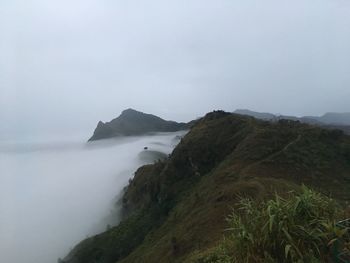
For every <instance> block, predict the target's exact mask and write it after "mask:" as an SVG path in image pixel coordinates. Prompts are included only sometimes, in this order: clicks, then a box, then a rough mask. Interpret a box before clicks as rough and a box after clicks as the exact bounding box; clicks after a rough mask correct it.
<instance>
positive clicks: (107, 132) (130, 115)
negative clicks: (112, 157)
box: [89, 109, 189, 141]
mask: <svg viewBox="0 0 350 263" xmlns="http://www.w3.org/2000/svg"><path fill="white" fill-rule="evenodd" d="M188 128H189V124H186V123H177V122H174V121H165V120H163V119H161V118H159V117H157V116H154V115H151V114H146V113H143V112H139V111H136V110H133V109H127V110H124V111H123V112H122V113H121V115H120V116H119V117H117V118H115V119H113V120H112V121H110V122H106V123H103V122H102V121H100V122H99V123H98V125H97V127H96V129H95V131H94V134H93V136H92V137H91V138H90V139H89V141H95V140H100V139H107V138H112V137H116V136H131V135H142V134H146V133H149V132H174V131H180V130H185V129H188Z"/></svg>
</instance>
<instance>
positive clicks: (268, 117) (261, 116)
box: [234, 109, 277, 120]
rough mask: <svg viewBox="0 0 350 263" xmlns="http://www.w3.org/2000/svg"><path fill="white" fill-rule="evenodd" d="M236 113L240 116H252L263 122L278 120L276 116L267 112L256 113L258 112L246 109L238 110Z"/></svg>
mask: <svg viewBox="0 0 350 263" xmlns="http://www.w3.org/2000/svg"><path fill="white" fill-rule="evenodd" d="M234 113H236V114H240V115H247V116H252V117H254V118H257V119H261V120H274V119H276V117H277V116H276V115H274V114H272V113H266V112H256V111H251V110H246V109H244V110H243V109H238V110H235V111H234Z"/></svg>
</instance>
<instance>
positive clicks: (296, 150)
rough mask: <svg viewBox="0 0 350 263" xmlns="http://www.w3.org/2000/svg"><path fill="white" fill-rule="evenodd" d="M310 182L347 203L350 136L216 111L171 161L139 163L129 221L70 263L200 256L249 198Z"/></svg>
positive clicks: (90, 242)
mask: <svg viewBox="0 0 350 263" xmlns="http://www.w3.org/2000/svg"><path fill="white" fill-rule="evenodd" d="M302 184H305V185H306V186H308V187H311V188H313V189H315V190H317V191H319V192H320V193H322V194H326V195H331V196H332V197H334V198H335V199H336V200H337V201H338V202H339V204H341V205H344V204H346V203H347V202H348V201H349V200H350V191H349V189H350V137H349V136H347V135H344V134H343V132H342V131H339V130H326V129H321V128H319V127H316V126H310V125H308V124H303V123H300V122H294V121H289V120H281V121H278V122H274V123H272V122H267V121H262V120H257V119H254V118H252V117H248V116H242V115H237V114H230V113H226V112H223V111H215V112H212V113H209V114H207V115H206V116H205V117H204V118H202V119H200V120H198V121H197V122H196V124H195V125H194V126H193V127H192V129H191V130H190V132H189V133H188V134H187V135H186V136H185V137H184V138H183V139H182V141H181V142H180V144H179V145H178V146H177V147H176V148H175V150H174V151H173V153H172V154H171V156H170V157H169V158H168V159H166V160H165V161H162V162H157V163H155V164H153V165H146V166H143V167H141V168H139V169H138V171H137V172H136V173H135V176H134V178H133V179H132V180H131V181H130V184H129V185H128V187H127V188H126V189H125V193H124V196H123V199H122V202H123V212H124V220H123V221H122V222H121V223H120V225H118V226H117V227H114V228H111V229H110V230H108V231H106V232H104V233H102V234H100V235H97V236H95V237H92V238H89V239H86V240H84V241H82V242H81V243H80V244H79V245H78V246H77V247H75V248H74V249H73V251H72V252H71V253H70V254H69V255H68V256H67V257H66V258H65V259H64V262H67V263H90V262H91V263H92V262H104V263H115V262H124V263H127V262H192V259H193V258H194V257H195V255H198V254H201V253H202V252H203V253H204V252H205V251H208V250H210V249H211V248H215V247H217V245H218V244H219V243H220V242H222V237H223V235H224V229H226V228H227V227H228V224H227V221H226V218H227V216H228V215H230V214H231V213H232V208H233V207H234V206H235V205H237V203H239V202H240V200H241V198H242V197H247V198H252V199H253V200H256V201H257V202H264V200H270V199H272V198H273V197H274V195H275V194H276V193H278V194H279V195H280V196H282V197H284V196H286V195H288V193H289V192H290V191H291V190H294V191H296V192H298V191H300V188H301V185H302ZM199 262H205V261H199ZM206 262H212V261H206ZM218 262H219V261H218ZM220 262H221V261H220Z"/></svg>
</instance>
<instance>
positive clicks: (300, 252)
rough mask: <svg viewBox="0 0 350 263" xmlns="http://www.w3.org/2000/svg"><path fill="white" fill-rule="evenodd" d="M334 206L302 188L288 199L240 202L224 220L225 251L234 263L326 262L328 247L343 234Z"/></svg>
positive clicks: (320, 196)
mask: <svg viewBox="0 0 350 263" xmlns="http://www.w3.org/2000/svg"><path fill="white" fill-rule="evenodd" d="M338 214H339V209H338V206H337V204H336V202H335V201H334V200H332V199H330V198H328V197H325V196H323V195H321V194H318V193H315V192H313V191H312V190H310V189H308V188H306V187H303V189H302V192H301V194H299V195H296V194H293V193H291V195H290V197H289V198H288V199H283V198H281V197H280V196H278V195H276V196H275V198H274V199H273V200H270V201H267V202H261V203H258V202H256V201H252V200H250V199H242V200H241V201H240V203H239V205H238V208H237V209H235V210H234V212H233V213H232V215H231V216H230V217H229V218H228V222H229V225H230V228H229V229H228V231H229V238H230V239H232V246H231V248H229V249H230V250H231V251H230V254H231V255H232V257H233V258H232V260H233V261H237V262H286V263H287V262H290V263H292V262H300V263H301V262H305V263H306V262H307V263H311V262H329V260H328V254H329V252H328V251H329V246H331V245H332V244H333V243H334V242H335V241H336V240H337V239H338V238H340V237H341V236H342V235H343V234H344V233H345V232H344V231H342V230H340V229H339V228H338V227H337V226H336V224H335V219H336V217H337V215H338Z"/></svg>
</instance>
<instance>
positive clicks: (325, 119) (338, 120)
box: [308, 112, 350, 126]
mask: <svg viewBox="0 0 350 263" xmlns="http://www.w3.org/2000/svg"><path fill="white" fill-rule="evenodd" d="M308 118H310V119H315V120H317V121H319V122H322V123H325V124H328V125H345V126H350V112H345V113H335V112H329V113H326V114H324V115H323V116H321V117H308Z"/></svg>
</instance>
